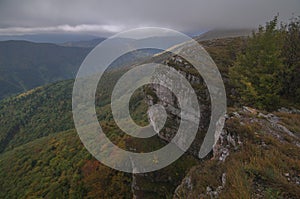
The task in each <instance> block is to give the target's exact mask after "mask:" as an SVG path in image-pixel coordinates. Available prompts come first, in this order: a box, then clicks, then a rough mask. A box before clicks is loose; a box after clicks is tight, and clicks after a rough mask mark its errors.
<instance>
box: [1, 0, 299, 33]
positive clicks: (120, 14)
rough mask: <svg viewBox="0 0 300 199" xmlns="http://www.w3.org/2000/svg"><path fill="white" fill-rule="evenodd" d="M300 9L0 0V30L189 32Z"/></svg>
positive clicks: (277, 0)
mask: <svg viewBox="0 0 300 199" xmlns="http://www.w3.org/2000/svg"><path fill="white" fill-rule="evenodd" d="M299 8H300V1H299V0H285V1H282V0H251V1H250V0H180V1H179V0H151V1H148V0H109V1H103V0H100V1H99V0H90V1H81V0H73V1H64V0H48V1H47V0H45V1H42V0H28V1H18V0H1V1H0V19H1V21H0V34H4V33H5V34H10V33H13V32H15V33H16V32H17V31H16V30H18V31H19V32H22V30H23V31H25V32H27V33H28V32H32V33H36V32H40V31H42V30H45V31H47V29H49V30H48V31H50V30H52V31H54V32H55V31H58V32H66V31H68V30H66V28H62V27H63V26H65V27H67V26H69V27H70V28H69V31H73V32H97V33H107V32H111V33H113V32H117V31H120V30H123V29H127V28H134V27H143V26H160V27H167V28H173V29H177V30H179V31H185V32H193V31H199V30H206V29H212V28H253V27H256V26H257V25H259V24H263V23H265V22H266V21H268V20H270V19H271V18H272V17H273V16H274V15H276V14H277V13H279V14H280V17H281V19H282V20H287V19H288V18H290V17H291V16H292V13H294V14H295V15H300V13H299V11H300V9H299ZM92 27H94V29H93V28H92ZM105 27H106V28H105ZM109 27H110V28H109ZM4 29H6V30H4ZM91 29H93V30H91Z"/></svg>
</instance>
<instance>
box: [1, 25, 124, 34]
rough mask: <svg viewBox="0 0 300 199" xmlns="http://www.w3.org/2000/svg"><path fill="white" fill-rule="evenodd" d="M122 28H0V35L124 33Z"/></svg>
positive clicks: (98, 26) (111, 26)
mask: <svg viewBox="0 0 300 199" xmlns="http://www.w3.org/2000/svg"><path fill="white" fill-rule="evenodd" d="M123 29H124V28H123V27H122V26H114V25H91V24H81V25H76V26H70V25H59V26H47V27H8V28H0V35H23V34H38V33H47V34H48V33H62V32H65V33H89V34H97V33H116V32H120V31H122V30H123Z"/></svg>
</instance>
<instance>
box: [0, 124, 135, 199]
mask: <svg viewBox="0 0 300 199" xmlns="http://www.w3.org/2000/svg"><path fill="white" fill-rule="evenodd" d="M0 168H1V169H0V182H1V183H0V189H1V192H0V198H86V197H89V198H91V197H92V198H120V197H123V198H132V196H131V192H130V184H131V176H130V175H128V174H125V173H122V172H117V171H114V170H113V169H110V168H108V167H106V166H104V165H101V164H100V163H99V162H98V161H97V160H95V159H94V158H91V155H90V154H89V152H88V151H87V150H86V149H85V148H84V147H83V145H82V144H81V142H80V140H79V138H78V136H77V134H76V132H75V130H69V131H66V132H61V133H58V134H55V135H49V136H46V137H43V138H40V139H36V140H34V141H32V142H29V143H27V144H25V145H22V146H20V147H16V148H14V149H13V150H10V151H7V152H5V153H2V154H0ZM99 185H100V186H99Z"/></svg>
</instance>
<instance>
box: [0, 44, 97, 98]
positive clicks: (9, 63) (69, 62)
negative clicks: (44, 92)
mask: <svg viewBox="0 0 300 199" xmlns="http://www.w3.org/2000/svg"><path fill="white" fill-rule="evenodd" d="M90 50H91V49H88V48H77V47H63V46H58V45H55V44H49V43H33V42H28V41H2V42H0V72H1V73H0V99H1V98H4V97H6V96H9V95H12V94H15V93H19V92H24V91H27V90H29V89H32V88H34V87H37V86H41V85H44V84H47V83H51V82H55V81H58V80H63V79H71V78H74V77H75V74H76V72H77V69H78V67H79V66H80V64H81V62H82V61H83V59H84V58H85V57H86V55H87V54H88V53H89V52H90Z"/></svg>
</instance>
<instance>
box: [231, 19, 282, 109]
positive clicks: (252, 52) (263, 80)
mask: <svg viewBox="0 0 300 199" xmlns="http://www.w3.org/2000/svg"><path fill="white" fill-rule="evenodd" d="M276 26H277V17H275V18H274V20H273V21H271V22H269V23H267V24H266V26H265V27H260V28H259V30H258V32H257V33H253V35H252V37H250V38H249V39H248V43H247V48H246V50H245V52H244V53H241V54H240V55H239V56H238V58H237V60H236V63H235V64H234V66H233V67H232V68H231V69H230V78H231V81H232V84H233V85H234V86H235V87H236V88H237V90H238V91H239V94H240V97H241V103H243V104H247V105H251V106H255V107H258V108H261V109H275V108H277V107H278V106H279V102H280V101H279V99H280V91H281V90H282V87H283V86H282V76H281V75H282V73H283V69H284V65H283V58H282V57H281V49H282V47H283V42H282V40H283V39H282V38H283V36H282V33H281V31H279V30H277V29H276Z"/></svg>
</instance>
